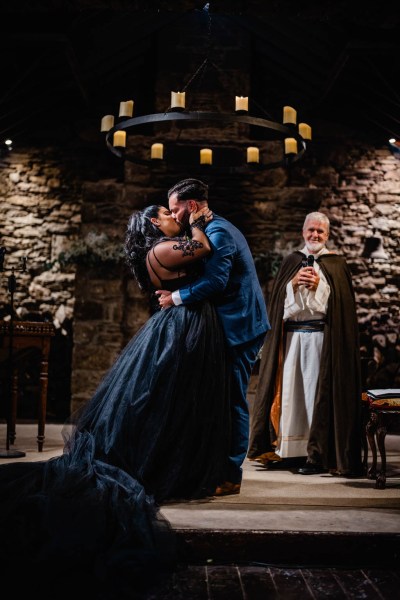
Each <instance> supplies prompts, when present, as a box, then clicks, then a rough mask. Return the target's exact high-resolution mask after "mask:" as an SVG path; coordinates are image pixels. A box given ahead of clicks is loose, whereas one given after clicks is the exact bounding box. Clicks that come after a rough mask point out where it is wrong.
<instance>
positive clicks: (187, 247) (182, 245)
mask: <svg viewBox="0 0 400 600" xmlns="http://www.w3.org/2000/svg"><path fill="white" fill-rule="evenodd" d="M201 248H203V244H202V243H201V242H196V240H180V241H179V243H178V244H174V245H173V246H172V249H173V250H181V251H182V256H194V253H195V251H196V250H200V249H201Z"/></svg>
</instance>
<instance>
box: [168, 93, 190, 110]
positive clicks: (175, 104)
mask: <svg viewBox="0 0 400 600" xmlns="http://www.w3.org/2000/svg"><path fill="white" fill-rule="evenodd" d="M185 96H186V92H171V108H173V109H175V110H184V108H185Z"/></svg>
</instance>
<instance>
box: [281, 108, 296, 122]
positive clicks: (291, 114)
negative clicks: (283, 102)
mask: <svg viewBox="0 0 400 600" xmlns="http://www.w3.org/2000/svg"><path fill="white" fill-rule="evenodd" d="M296 118H297V111H296V110H295V109H294V108H292V107H291V106H284V107H283V124H284V125H296Z"/></svg>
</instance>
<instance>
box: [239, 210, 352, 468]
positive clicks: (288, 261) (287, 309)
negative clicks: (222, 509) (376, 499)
mask: <svg viewBox="0 0 400 600" xmlns="http://www.w3.org/2000/svg"><path fill="white" fill-rule="evenodd" d="M329 230H330V222H329V219H328V217H327V216H326V215H325V214H324V213H321V212H312V213H309V214H308V215H307V216H306V218H305V221H304V225H303V230H302V236H303V240H304V246H303V247H302V249H301V250H300V251H295V252H293V253H292V254H290V255H288V256H287V257H285V258H284V260H283V262H282V265H281V267H280V270H279V272H278V274H277V276H276V278H275V281H274V285H273V289H272V292H271V296H270V299H269V307H268V311H269V313H268V314H269V315H270V316H271V325H272V328H271V330H270V331H269V332H268V333H267V336H266V339H265V342H264V346H263V348H262V353H261V362H260V370H259V379H258V385H257V389H256V393H255V398H254V403H253V406H252V411H251V421H250V444H249V450H248V458H249V459H254V460H258V461H259V462H261V463H262V464H264V465H265V466H268V465H271V464H272V463H275V464H276V463H277V462H279V461H282V460H283V461H284V460H286V459H292V458H294V457H297V458H301V457H304V464H302V466H300V468H299V469H298V473H299V474H301V475H318V474H321V473H326V472H330V473H332V474H336V475H341V476H344V477H356V476H360V475H361V473H362V467H361V377H360V350H359V336H358V322H357V314H356V304H355V297H354V291H353V285H352V277H351V272H350V269H349V266H348V264H347V263H346V260H345V258H344V257H342V256H339V255H338V254H336V253H334V252H332V251H330V250H329V249H328V248H327V246H326V243H327V241H328V238H329Z"/></svg>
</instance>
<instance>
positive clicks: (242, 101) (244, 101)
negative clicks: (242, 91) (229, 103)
mask: <svg viewBox="0 0 400 600" xmlns="http://www.w3.org/2000/svg"><path fill="white" fill-rule="evenodd" d="M235 110H236V111H241V112H248V110H249V99H248V97H247V96H235Z"/></svg>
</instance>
